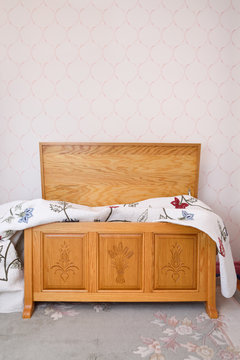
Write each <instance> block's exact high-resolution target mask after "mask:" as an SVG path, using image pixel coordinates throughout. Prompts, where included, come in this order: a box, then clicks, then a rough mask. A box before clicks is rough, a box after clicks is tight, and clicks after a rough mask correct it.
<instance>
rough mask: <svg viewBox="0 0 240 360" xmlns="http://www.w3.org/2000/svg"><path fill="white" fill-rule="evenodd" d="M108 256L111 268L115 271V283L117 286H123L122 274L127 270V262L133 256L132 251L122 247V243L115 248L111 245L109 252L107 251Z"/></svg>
mask: <svg viewBox="0 0 240 360" xmlns="http://www.w3.org/2000/svg"><path fill="white" fill-rule="evenodd" d="M108 254H109V255H110V257H111V258H112V266H113V267H114V268H115V269H116V271H117V277H116V282H117V283H118V284H124V283H125V279H124V272H125V269H127V268H128V261H129V259H130V258H131V257H132V256H133V254H134V253H133V251H129V248H128V247H127V246H125V248H124V247H123V244H122V242H120V243H119V244H118V245H117V247H116V246H115V245H113V247H112V249H111V250H108Z"/></svg>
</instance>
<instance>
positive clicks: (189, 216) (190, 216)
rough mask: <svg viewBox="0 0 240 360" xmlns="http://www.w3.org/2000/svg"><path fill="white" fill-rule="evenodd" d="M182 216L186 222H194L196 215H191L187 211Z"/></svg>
mask: <svg viewBox="0 0 240 360" xmlns="http://www.w3.org/2000/svg"><path fill="white" fill-rule="evenodd" d="M182 216H183V219H184V220H193V217H194V214H190V213H188V212H187V211H185V210H183V211H182Z"/></svg>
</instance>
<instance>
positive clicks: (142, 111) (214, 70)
mask: <svg viewBox="0 0 240 360" xmlns="http://www.w3.org/2000/svg"><path fill="white" fill-rule="evenodd" d="M239 25H240V1H239V0H232V1H230V0H201V1H200V0H45V1H44V0H22V1H20V0H11V1H9V0H1V1H0V79H1V81H0V119H1V122H0V171H1V175H0V179H1V180H0V203H3V202H6V201H10V200H14V199H30V198H36V197H40V196H41V191H40V169H39V156H38V142H39V141H112V142H114V141H133V142H134V141H135V142H200V143H202V157H201V174H200V191H199V197H200V198H201V199H202V200H203V201H205V202H207V203H208V204H209V205H210V206H212V207H213V208H214V209H215V211H216V212H218V213H219V214H220V215H221V216H222V217H223V218H224V220H225V222H226V224H227V226H228V229H229V232H230V236H231V242H232V246H233V250H234V251H233V253H234V257H235V260H239V259H240V247H239V246H238V244H239V240H240V225H239V224H240V26H239Z"/></svg>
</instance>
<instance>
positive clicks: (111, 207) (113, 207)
mask: <svg viewBox="0 0 240 360" xmlns="http://www.w3.org/2000/svg"><path fill="white" fill-rule="evenodd" d="M109 207H110V209H115V208H118V207H119V206H109Z"/></svg>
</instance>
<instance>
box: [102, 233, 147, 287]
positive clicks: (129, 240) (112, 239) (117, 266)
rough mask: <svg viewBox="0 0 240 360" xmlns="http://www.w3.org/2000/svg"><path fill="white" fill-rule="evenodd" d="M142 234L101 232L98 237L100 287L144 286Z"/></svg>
mask: <svg viewBox="0 0 240 360" xmlns="http://www.w3.org/2000/svg"><path fill="white" fill-rule="evenodd" d="M142 245H143V243H142V235H139V234H100V235H99V239H98V259H99V262H98V288H99V289H100V290H119V289H123V290H138V289H139V290H140V289H141V288H142Z"/></svg>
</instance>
